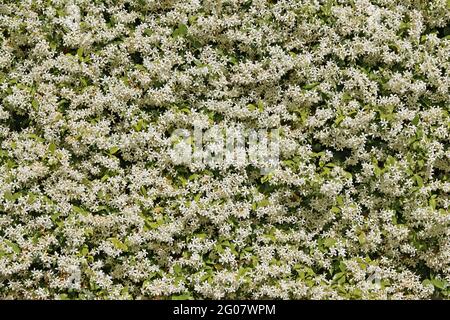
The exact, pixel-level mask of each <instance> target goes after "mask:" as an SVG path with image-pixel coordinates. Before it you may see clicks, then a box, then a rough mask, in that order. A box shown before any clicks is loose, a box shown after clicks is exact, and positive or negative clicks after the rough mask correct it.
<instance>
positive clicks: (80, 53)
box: [77, 48, 84, 61]
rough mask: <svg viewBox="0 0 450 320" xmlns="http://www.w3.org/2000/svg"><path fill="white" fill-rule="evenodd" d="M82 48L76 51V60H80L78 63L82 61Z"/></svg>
mask: <svg viewBox="0 0 450 320" xmlns="http://www.w3.org/2000/svg"><path fill="white" fill-rule="evenodd" d="M83 51H84V50H83V48H78V50H77V56H78V59H80V61H81V60H83Z"/></svg>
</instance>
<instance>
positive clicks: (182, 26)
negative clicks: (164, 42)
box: [172, 23, 188, 38]
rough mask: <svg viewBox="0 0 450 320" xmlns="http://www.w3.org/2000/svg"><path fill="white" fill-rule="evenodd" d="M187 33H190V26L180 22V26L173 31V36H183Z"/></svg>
mask: <svg viewBox="0 0 450 320" xmlns="http://www.w3.org/2000/svg"><path fill="white" fill-rule="evenodd" d="M187 33H188V27H187V26H186V25H185V24H183V23H180V24H178V28H176V29H175V30H174V31H173V32H172V38H176V37H182V36H185V35H187Z"/></svg>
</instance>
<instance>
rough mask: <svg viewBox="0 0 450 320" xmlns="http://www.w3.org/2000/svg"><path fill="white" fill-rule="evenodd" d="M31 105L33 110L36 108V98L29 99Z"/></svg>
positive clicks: (37, 105)
mask: <svg viewBox="0 0 450 320" xmlns="http://www.w3.org/2000/svg"><path fill="white" fill-rule="evenodd" d="M31 106H32V107H33V109H34V110H37V109H38V107H39V104H38V102H37V100H36V99H33V100H31Z"/></svg>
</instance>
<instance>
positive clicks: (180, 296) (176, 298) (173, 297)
mask: <svg viewBox="0 0 450 320" xmlns="http://www.w3.org/2000/svg"><path fill="white" fill-rule="evenodd" d="M170 299H172V300H192V297H191V296H190V295H188V294H181V295H177V296H171V297H170Z"/></svg>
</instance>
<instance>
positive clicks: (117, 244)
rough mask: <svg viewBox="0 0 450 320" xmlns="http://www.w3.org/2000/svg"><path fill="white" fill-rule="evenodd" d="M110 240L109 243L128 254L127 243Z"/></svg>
mask: <svg viewBox="0 0 450 320" xmlns="http://www.w3.org/2000/svg"><path fill="white" fill-rule="evenodd" d="M108 240H109V241H110V242H111V243H112V244H113V245H114V247H116V248H117V249H119V250H122V251H124V252H126V251H127V250H128V246H127V245H126V244H125V243H123V242H122V241H120V240H119V239H117V238H109V239H108Z"/></svg>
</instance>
